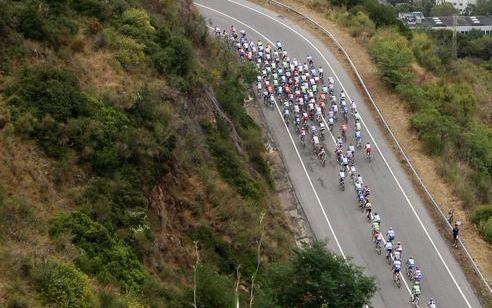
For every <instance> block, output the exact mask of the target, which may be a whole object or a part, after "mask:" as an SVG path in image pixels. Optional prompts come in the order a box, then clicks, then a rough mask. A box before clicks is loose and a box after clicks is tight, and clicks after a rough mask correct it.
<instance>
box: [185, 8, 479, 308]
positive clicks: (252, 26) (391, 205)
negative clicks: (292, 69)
mask: <svg viewBox="0 0 492 308" xmlns="http://www.w3.org/2000/svg"><path fill="white" fill-rule="evenodd" d="M195 3H196V4H197V7H198V9H199V10H200V12H201V13H202V14H203V15H204V16H205V17H206V18H207V19H209V20H210V21H211V24H210V25H211V26H215V25H219V27H220V28H221V29H227V30H228V29H229V27H230V26H231V25H235V27H236V28H237V29H238V30H240V29H244V30H245V31H246V33H247V35H248V37H249V38H250V39H254V40H257V39H261V40H262V41H263V42H265V41H266V40H270V41H273V42H276V41H277V40H280V41H281V42H282V44H283V46H284V48H285V49H286V50H287V51H288V53H289V56H290V58H294V57H297V59H298V60H299V61H302V62H304V61H305V60H304V59H305V58H306V56H307V55H311V56H312V57H313V59H314V61H315V64H316V65H317V66H319V65H321V66H323V68H324V71H325V76H330V75H331V76H335V75H336V77H337V78H338V79H339V80H337V78H335V88H336V92H337V96H338V93H339V91H340V90H341V85H343V88H344V89H345V92H346V93H347V94H348V96H349V98H350V99H353V100H355V101H356V102H358V110H359V112H360V114H361V116H362V119H363V121H364V124H365V125H364V126H363V130H362V138H363V143H365V142H366V141H367V140H370V141H371V144H372V145H373V148H374V147H375V145H376V144H377V145H378V149H377V150H376V149H374V151H373V159H372V161H371V162H368V161H366V160H365V159H364V157H363V155H362V153H360V152H359V153H357V154H356V161H355V164H356V167H357V170H358V171H359V172H360V174H361V175H362V177H363V178H364V182H365V183H367V184H368V185H369V187H370V189H371V196H372V197H371V201H372V204H373V212H378V213H379V214H380V216H381V219H382V231H383V232H386V230H387V229H388V227H390V226H392V227H393V229H395V231H396V239H397V241H401V243H402V245H403V249H404V252H403V259H404V260H406V259H407V258H408V257H409V256H410V255H412V256H413V257H414V258H415V260H416V262H417V265H419V266H420V267H421V269H422V271H423V274H424V281H423V284H422V290H423V292H422V296H421V303H422V304H421V305H420V306H421V307H424V306H425V303H426V302H427V300H428V299H429V298H430V297H433V298H434V299H435V300H437V303H438V307H480V303H479V301H478V298H477V296H476V295H475V293H474V291H473V289H472V288H471V286H470V284H469V282H468V281H467V279H466V278H465V276H464V273H463V271H462V269H461V268H460V266H459V265H458V263H457V262H456V260H455V259H454V257H453V255H452V253H451V249H452V248H451V247H450V243H449V240H447V239H445V238H444V237H443V236H442V235H441V234H440V233H439V231H438V230H437V228H436V227H435V226H434V225H433V222H432V219H431V217H430V215H429V213H428V212H427V210H426V209H425V207H424V205H423V202H422V200H421V199H420V198H419V196H418V195H417V193H416V191H415V190H414V188H413V186H412V183H411V181H410V179H409V178H408V176H407V175H406V173H405V172H404V170H403V168H402V167H401V165H400V162H399V160H398V159H397V157H396V156H395V155H394V154H393V152H392V151H391V149H390V147H389V145H388V143H387V142H386V141H385V139H384V132H383V131H382V130H381V129H380V128H379V127H378V125H377V124H376V122H375V120H374V118H373V114H372V113H371V112H370V109H369V108H368V106H366V105H365V104H364V103H362V101H363V96H362V95H361V93H359V92H358V90H357V88H356V87H355V85H354V82H352V80H351V78H350V77H349V75H348V74H347V72H346V71H345V70H344V68H343V67H342V65H341V64H340V63H339V62H338V61H337V60H336V58H335V56H334V55H333V54H332V53H331V52H330V50H329V49H328V48H326V47H325V46H324V45H323V44H322V43H321V42H319V41H318V40H317V39H316V38H315V37H313V36H312V35H311V34H310V33H309V32H307V31H304V30H303V29H302V28H300V27H298V26H296V25H295V24H294V23H293V22H291V21H290V20H288V19H287V18H286V17H283V16H279V15H278V14H277V13H275V12H272V11H269V10H266V9H264V8H262V7H260V6H257V5H255V4H253V3H250V2H248V1H245V0H198V1H195ZM263 113H264V114H265V116H266V118H267V124H268V127H269V129H270V132H271V134H272V136H273V138H274V140H275V142H276V146H277V147H278V149H279V150H280V151H281V153H282V155H283V157H284V160H285V162H286V165H287V169H288V170H287V172H288V174H289V177H290V179H291V182H292V184H293V185H294V187H295V190H296V194H297V196H298V199H299V201H300V203H301V204H302V207H303V209H304V212H305V213H306V216H307V218H308V220H309V223H310V225H311V228H312V230H313V232H314V233H315V235H316V237H317V238H318V239H319V240H323V241H327V242H328V248H329V249H331V250H332V251H334V252H336V253H338V254H342V255H344V256H347V257H350V258H352V259H353V261H354V262H355V263H356V264H358V265H360V266H363V267H364V268H366V271H367V272H368V273H370V274H371V275H374V276H375V277H376V279H377V282H378V285H379V288H380V289H379V290H378V292H377V293H376V295H375V296H374V298H373V299H372V305H373V306H375V307H410V306H411V305H410V303H409V298H410V293H409V289H408V288H411V286H412V285H411V283H410V282H409V281H408V279H407V278H405V281H404V283H402V286H401V288H400V289H398V288H397V287H396V286H395V285H394V283H393V280H392V273H391V270H390V266H389V265H388V264H387V263H386V261H385V259H384V257H383V256H379V255H377V254H376V252H375V249H374V245H373V244H372V242H371V240H370V224H369V223H368V222H367V220H366V219H365V217H364V216H363V215H362V213H361V211H360V210H359V208H358V206H357V203H356V199H355V193H354V190H353V189H352V186H351V185H347V187H346V190H345V191H341V190H340V189H339V187H338V176H337V172H338V169H339V167H338V164H337V163H336V161H335V158H334V154H333V153H332V152H333V150H334V143H333V141H332V140H331V138H330V136H328V137H327V138H326V140H325V141H324V143H325V144H326V145H327V147H328V150H329V152H330V154H331V155H329V156H328V158H327V162H326V166H325V167H322V166H321V165H320V163H319V162H318V161H317V159H316V158H315V157H314V156H313V154H312V151H311V146H310V145H309V144H307V145H306V148H305V149H302V148H301V147H300V145H299V142H298V138H297V136H296V135H295V133H294V129H293V127H292V126H290V127H289V128H288V129H287V127H286V126H285V124H284V122H283V120H282V118H281V114H280V113H279V110H277V109H274V110H270V109H264V110H263ZM352 126H353V122H350V123H349V129H350V130H349V133H348V136H349V142H350V141H351V140H352V142H354V141H353V129H352V128H353V127H352ZM334 131H335V130H334ZM369 134H370V135H371V136H370V135H369ZM354 143H355V142H354Z"/></svg>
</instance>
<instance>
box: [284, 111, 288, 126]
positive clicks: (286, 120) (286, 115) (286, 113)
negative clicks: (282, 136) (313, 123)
mask: <svg viewBox="0 0 492 308" xmlns="http://www.w3.org/2000/svg"><path fill="white" fill-rule="evenodd" d="M283 116H284V120H285V122H287V123H288V122H289V109H285V110H284V114H283Z"/></svg>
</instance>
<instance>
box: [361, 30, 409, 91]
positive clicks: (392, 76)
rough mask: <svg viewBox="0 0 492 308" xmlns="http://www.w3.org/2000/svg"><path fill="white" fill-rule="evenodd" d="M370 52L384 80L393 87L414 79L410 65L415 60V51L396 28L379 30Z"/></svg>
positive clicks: (371, 43)
mask: <svg viewBox="0 0 492 308" xmlns="http://www.w3.org/2000/svg"><path fill="white" fill-rule="evenodd" d="M369 54H370V55H371V57H372V58H373V60H374V62H375V63H376V65H377V67H378V71H379V74H380V75H381V76H382V78H383V80H384V81H385V82H386V83H387V84H388V85H390V86H391V87H393V88H395V87H396V86H398V85H400V84H403V83H408V82H409V81H410V80H411V79H412V77H413V75H412V73H411V71H410V65H411V63H412V62H413V60H414V58H413V53H412V51H411V50H410V48H409V46H408V42H407V40H406V38H404V37H403V36H401V35H400V34H398V33H397V32H396V31H395V30H394V29H391V28H390V29H385V30H382V31H378V32H377V34H376V35H375V36H374V37H373V38H372V40H371V42H370V45H369Z"/></svg>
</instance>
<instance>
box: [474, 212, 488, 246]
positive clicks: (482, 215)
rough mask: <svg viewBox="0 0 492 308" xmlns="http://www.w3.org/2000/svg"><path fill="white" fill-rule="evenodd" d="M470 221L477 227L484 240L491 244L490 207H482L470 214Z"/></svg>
mask: <svg viewBox="0 0 492 308" xmlns="http://www.w3.org/2000/svg"><path fill="white" fill-rule="evenodd" d="M472 221H473V223H475V224H476V225H477V227H478V228H479V230H480V232H481V233H482V235H483V236H484V238H485V240H486V241H487V242H489V243H491V244H492V205H490V204H488V205H482V206H480V207H478V208H476V209H475V210H474V211H473V214H472Z"/></svg>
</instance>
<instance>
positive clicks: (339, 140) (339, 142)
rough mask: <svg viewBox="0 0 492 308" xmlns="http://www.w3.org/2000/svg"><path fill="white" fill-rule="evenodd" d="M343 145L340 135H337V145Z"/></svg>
mask: <svg viewBox="0 0 492 308" xmlns="http://www.w3.org/2000/svg"><path fill="white" fill-rule="evenodd" d="M342 145H343V140H342V138H341V137H340V136H338V137H337V146H339V147H341V146H342Z"/></svg>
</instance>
